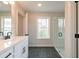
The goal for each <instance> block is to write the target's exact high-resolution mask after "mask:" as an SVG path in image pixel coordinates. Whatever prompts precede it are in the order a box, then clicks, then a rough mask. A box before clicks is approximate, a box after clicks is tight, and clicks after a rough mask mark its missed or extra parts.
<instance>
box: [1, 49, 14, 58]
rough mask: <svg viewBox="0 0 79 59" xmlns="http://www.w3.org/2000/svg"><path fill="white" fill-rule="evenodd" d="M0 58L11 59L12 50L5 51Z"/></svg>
mask: <svg viewBox="0 0 79 59" xmlns="http://www.w3.org/2000/svg"><path fill="white" fill-rule="evenodd" d="M0 58H13V48H11V49H9V50H7V51H6V52H5V53H3V54H2V55H1V56H0Z"/></svg>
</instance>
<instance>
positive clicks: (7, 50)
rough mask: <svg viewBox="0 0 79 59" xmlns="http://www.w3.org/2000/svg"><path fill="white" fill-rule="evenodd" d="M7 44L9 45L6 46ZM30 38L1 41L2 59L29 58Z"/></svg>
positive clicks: (0, 52) (0, 53)
mask: <svg viewBox="0 0 79 59" xmlns="http://www.w3.org/2000/svg"><path fill="white" fill-rule="evenodd" d="M6 43H8V44H7V45H6ZM27 57H28V36H25V37H22V36H20V37H15V38H13V40H10V39H9V40H6V41H2V40H1V41H0V58H27Z"/></svg>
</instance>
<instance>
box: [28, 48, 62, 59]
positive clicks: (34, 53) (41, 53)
mask: <svg viewBox="0 0 79 59" xmlns="http://www.w3.org/2000/svg"><path fill="white" fill-rule="evenodd" d="M29 58H61V56H60V55H59V54H58V52H57V51H56V50H55V48H54V47H49V48H48V47H44V48H43V47H41V48H40V47H30V48H29Z"/></svg>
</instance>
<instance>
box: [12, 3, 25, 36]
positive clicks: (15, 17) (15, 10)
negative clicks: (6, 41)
mask: <svg viewBox="0 0 79 59" xmlns="http://www.w3.org/2000/svg"><path fill="white" fill-rule="evenodd" d="M11 11H12V32H13V36H15V35H18V30H20V29H18V14H20V15H22V16H24V17H26V12H25V10H24V9H23V8H22V7H21V6H20V5H18V4H16V3H15V4H14V5H11ZM25 20H26V19H25Z"/></svg>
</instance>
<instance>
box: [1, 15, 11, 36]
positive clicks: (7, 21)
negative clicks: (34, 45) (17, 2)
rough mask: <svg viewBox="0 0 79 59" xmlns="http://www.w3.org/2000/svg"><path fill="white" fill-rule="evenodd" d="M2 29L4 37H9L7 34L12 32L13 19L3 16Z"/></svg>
mask: <svg viewBox="0 0 79 59" xmlns="http://www.w3.org/2000/svg"><path fill="white" fill-rule="evenodd" d="M1 19H2V20H1V23H2V24H1V25H2V27H1V29H2V32H4V36H6V35H7V32H11V17H10V16H2V18H1Z"/></svg>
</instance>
